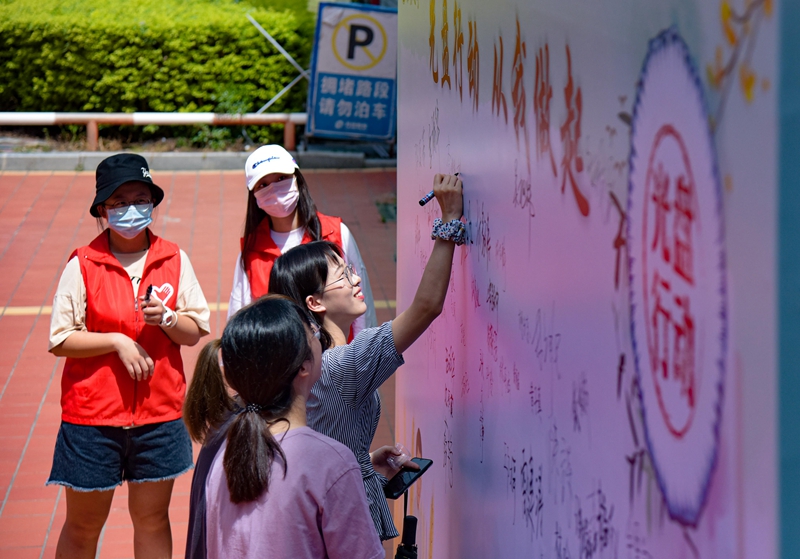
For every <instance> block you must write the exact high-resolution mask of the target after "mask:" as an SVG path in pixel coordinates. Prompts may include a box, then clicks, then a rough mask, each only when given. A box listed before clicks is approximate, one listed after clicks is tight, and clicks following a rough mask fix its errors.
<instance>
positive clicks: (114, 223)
mask: <svg viewBox="0 0 800 559" xmlns="http://www.w3.org/2000/svg"><path fill="white" fill-rule="evenodd" d="M152 214H153V204H137V205H134V204H131V205H130V206H123V207H122V208H119V209H116V210H112V209H108V210H107V213H106V216H107V219H108V226H109V227H110V228H111V229H113V230H114V231H116V232H117V233H119V234H120V235H122V236H123V237H125V238H126V239H133V238H134V237H135V236H136V235H138V234H139V233H141V232H142V231H144V230H145V229H146V228H147V226H148V225H150V224H151V223H153V217H152Z"/></svg>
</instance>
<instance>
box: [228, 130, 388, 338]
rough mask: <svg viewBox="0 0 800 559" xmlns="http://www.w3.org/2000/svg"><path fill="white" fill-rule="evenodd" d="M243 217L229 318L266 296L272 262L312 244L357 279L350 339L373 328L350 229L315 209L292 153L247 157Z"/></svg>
mask: <svg viewBox="0 0 800 559" xmlns="http://www.w3.org/2000/svg"><path fill="white" fill-rule="evenodd" d="M245 176H246V178H247V191H248V192H247V216H246V218H245V224H244V237H243V238H242V240H241V253H240V254H239V258H238V259H237V260H236V269H235V270H234V274H233V289H232V290H231V298H230V304H229V306H228V317H231V316H232V315H233V314H234V313H235V312H236V311H238V310H239V309H240V308H242V307H243V306H245V305H247V304H248V303H250V301H252V300H254V299H257V298H259V297H261V296H262V295H266V294H267V291H268V289H267V288H268V286H269V273H270V271H271V270H272V264H273V263H274V262H275V259H276V258H278V257H279V256H280V255H281V254H283V253H284V252H286V251H287V250H289V249H291V248H294V247H296V246H298V245H301V244H305V243H309V242H311V241H319V240H325V241H331V242H332V243H334V244H336V245H337V246H339V247H340V248H341V249H342V252H343V253H344V258H345V261H346V262H347V263H348V264H351V265H352V266H353V267H354V268H355V270H356V271H357V272H358V275H359V276H361V289H362V293H363V294H364V300H365V302H366V303H367V312H366V314H365V315H364V316H363V317H361V318H360V319H359V320H358V321H356V323H355V324H354V325H353V335H355V334H356V333H358V332H360V331H361V330H363V329H364V328H371V327H374V326H377V319H376V317H375V304H374V302H373V299H372V289H371V288H370V285H369V278H368V277H367V270H366V268H365V267H364V263H363V261H362V259H361V253H360V252H359V251H358V245H357V244H356V241H355V239H354V238H353V235H352V233H350V229H349V228H348V227H347V225H345V224H344V223H343V222H342V220H341V219H340V218H338V217H332V216H327V215H325V214H322V213H320V212H318V211H317V207H316V206H315V205H314V200H312V199H311V194H310V193H309V192H308V184H307V183H306V180H305V178H304V177H303V175H302V174H301V173H300V169H299V167H298V166H297V163H296V162H295V160H294V158H293V157H292V155H291V154H290V153H289V152H288V151H286V150H285V149H283V148H282V147H281V146H278V145H274V144H273V145H268V146H261V147H260V148H258V149H257V150H255V151H254V152H253V153H251V154H250V157H248V158H247V162H246V163H245Z"/></svg>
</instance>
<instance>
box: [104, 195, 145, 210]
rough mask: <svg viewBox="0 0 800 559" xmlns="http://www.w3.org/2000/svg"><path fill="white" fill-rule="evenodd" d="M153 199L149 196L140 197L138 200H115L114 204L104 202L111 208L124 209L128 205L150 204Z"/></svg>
mask: <svg viewBox="0 0 800 559" xmlns="http://www.w3.org/2000/svg"><path fill="white" fill-rule="evenodd" d="M152 203H153V201H152V200H150V199H149V198H139V199H138V200H132V201H128V200H120V201H119V202H114V203H113V204H103V205H104V206H105V207H106V208H108V209H109V210H123V209H125V208H127V207H128V206H146V205H148V204H152Z"/></svg>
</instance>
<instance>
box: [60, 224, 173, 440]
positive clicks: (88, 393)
mask: <svg viewBox="0 0 800 559" xmlns="http://www.w3.org/2000/svg"><path fill="white" fill-rule="evenodd" d="M148 234H149V235H150V250H149V251H148V253H147V260H146V261H145V265H144V271H143V272H142V279H141V281H140V282H139V293H138V294H139V295H144V293H145V291H146V290H147V286H148V285H151V284H152V285H153V293H154V294H156V295H158V297H159V299H161V300H162V301H163V302H164V304H165V305H166V306H168V307H169V308H171V309H172V310H175V303H176V301H177V298H178V293H177V290H178V284H179V282H180V273H181V257H180V250H179V249H178V245H176V244H174V243H171V242H169V241H165V240H163V239H161V238H159V237H156V236H155V235H153V233H152V232H150V231H148ZM75 255H77V257H78V258H79V259H80V266H81V275H82V276H83V283H84V285H85V286H86V328H87V330H88V331H89V332H120V333H122V334H125V335H126V336H128V337H130V338H131V339H133V340H134V341H136V342H137V343H139V345H141V346H142V348H143V349H144V350H145V351H146V352H147V354H148V355H149V356H150V357H151V358H152V359H153V361H154V362H155V370H154V372H153V375H152V376H151V377H149V378H148V379H147V380H143V381H136V380H134V379H132V378H131V376H130V375H129V374H128V371H127V370H126V369H125V367H124V366H123V364H122V361H120V359H119V356H118V355H117V353H116V352H111V353H107V354H105V355H98V356H96V357H83V358H69V357H68V358H67V360H66V364H65V365H64V373H63V375H62V377H61V410H62V413H61V418H62V419H63V420H64V421H66V422H68V423H76V424H79V425H107V426H114V427H125V426H133V425H146V424H149V423H159V422H163V421H171V420H174V419H179V418H180V417H181V416H182V413H181V407H182V405H183V397H184V393H185V392H186V377H185V376H184V374H183V361H182V360H181V352H180V346H179V345H178V344H176V343H175V342H173V341H172V340H170V339H169V337H168V336H167V335H166V334H165V333H164V331H163V330H162V329H161V327H160V326H150V325H148V324H145V322H144V318H143V316H142V312H141V310H138V309H137V304H136V300H135V299H134V298H133V294H132V290H131V278H130V277H129V276H128V274H127V272H126V271H125V269H124V268H123V267H122V265H121V264H120V263H119V261H118V260H117V259H116V258H115V257H114V255H113V254H112V253H111V250H110V249H109V245H108V232H105V231H104V232H103V233H101V234H100V235H99V236H98V237H97V238H95V239H94V240H93V241H92V242H91V243H90V244H89V245H88V246H84V247H81V248H79V249H77V250H76V251H75V252H74V253H73V256H75Z"/></svg>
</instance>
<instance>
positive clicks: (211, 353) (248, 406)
mask: <svg viewBox="0 0 800 559" xmlns="http://www.w3.org/2000/svg"><path fill="white" fill-rule="evenodd" d="M309 320H310V316H309V313H308V311H307V310H305V309H304V308H302V307H301V306H300V305H298V304H296V303H295V302H294V301H291V300H289V299H288V298H286V297H281V296H276V295H267V296H266V297H262V298H260V299H258V300H256V301H255V302H253V303H251V304H250V305H247V306H246V307H244V308H242V309H241V310H240V311H239V312H237V313H236V314H235V315H234V316H232V317H231V319H230V321H229V322H228V324H227V326H225V330H224V331H223V333H222V339H221V340H219V341H216V340H215V341H212V342H210V343H209V344H208V345H206V347H205V348H204V349H203V352H201V354H200V358H199V359H198V361H197V366H196V367H195V377H194V378H193V379H192V386H191V387H190V392H191V391H192V390H194V392H195V394H206V396H205V397H203V398H198V397H194V396H193V395H191V394H190V395H189V397H187V399H186V404H185V410H186V412H187V413H186V417H187V424H188V425H189V430H190V432H191V433H192V434H193V435H196V434H198V433H199V432H201V431H202V432H203V434H205V431H203V429H202V426H203V423H204V420H211V419H213V418H212V417H211V415H213V411H214V410H219V409H221V410H223V411H224V410H225V409H229V408H230V406H231V398H230V396H228V394H227V392H226V391H225V388H224V384H223V383H222V377H223V375H224V378H225V381H227V383H228V385H229V386H230V387H231V388H232V389H233V390H235V391H236V392H237V393H238V396H239V400H240V401H241V405H242V406H243V410H242V411H241V412H240V413H239V414H238V415H237V417H236V418H235V419H234V420H233V422H232V424H231V426H230V429H229V431H228V446H227V448H226V449H225V456H224V458H223V467H224V469H225V477H226V478H227V483H228V490H229V491H230V494H231V501H232V502H234V503H245V502H249V501H254V500H256V499H258V497H259V496H260V495H261V494H263V493H264V492H265V491H268V490H269V478H270V471H271V468H272V463H273V462H274V461H276V460H280V461H281V462H282V463H283V472H284V475H286V467H287V466H286V455H285V454H284V453H283V450H282V449H281V447H280V444H279V443H278V441H277V440H276V439H275V437H274V436H273V435H272V433H271V432H270V427H271V426H272V425H274V424H276V423H279V422H287V423H288V420H287V419H286V418H285V415H286V414H287V413H288V412H289V410H290V409H291V406H292V401H293V399H294V396H295V394H294V392H293V390H292V383H293V382H294V379H295V377H297V374H298V373H299V372H300V369H301V368H302V366H303V363H304V362H306V361H308V360H310V359H311V358H312V352H311V347H310V346H309V343H308V323H309ZM218 348H219V349H220V350H221V354H222V367H221V368H220V360H219V357H218V353H217V349H218ZM209 401H211V402H216V405H212V406H209V405H208V402H209ZM204 410H212V414H211V415H208V416H204V414H203V411H204ZM190 421H191V423H190ZM192 423H194V425H192ZM206 424H207V423H206ZM193 427H194V428H193Z"/></svg>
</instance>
